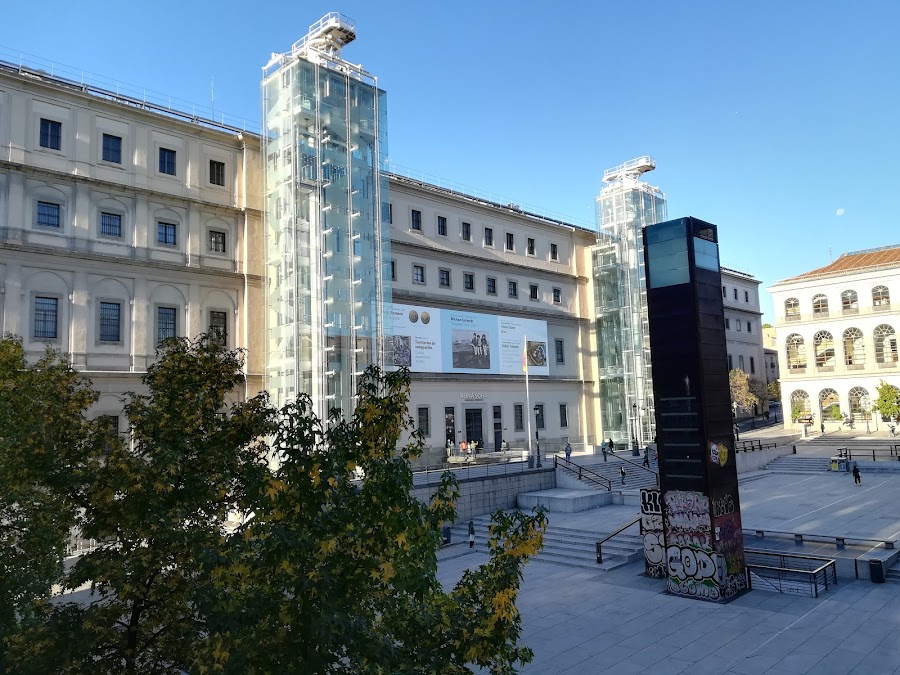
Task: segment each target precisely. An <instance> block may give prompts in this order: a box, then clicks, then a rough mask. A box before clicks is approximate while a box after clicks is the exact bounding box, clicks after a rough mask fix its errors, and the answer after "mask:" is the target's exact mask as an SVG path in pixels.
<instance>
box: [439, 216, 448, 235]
mask: <svg viewBox="0 0 900 675" xmlns="http://www.w3.org/2000/svg"><path fill="white" fill-rule="evenodd" d="M438 234H439V235H441V236H442V237H446V236H447V219H446V218H444V216H438Z"/></svg>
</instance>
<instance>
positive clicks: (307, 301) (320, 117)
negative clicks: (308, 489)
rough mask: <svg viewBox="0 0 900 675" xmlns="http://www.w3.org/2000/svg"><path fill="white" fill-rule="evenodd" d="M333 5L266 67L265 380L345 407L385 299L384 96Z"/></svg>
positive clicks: (321, 408)
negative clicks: (348, 48) (350, 54)
mask: <svg viewBox="0 0 900 675" xmlns="http://www.w3.org/2000/svg"><path fill="white" fill-rule="evenodd" d="M355 38H356V29H355V26H354V25H353V23H352V22H351V21H350V20H349V19H348V18H347V17H345V16H343V15H341V14H337V13H330V14H327V15H326V16H324V17H322V19H320V20H319V21H318V22H316V23H315V24H313V25H312V26H310V28H309V32H308V33H307V35H306V36H305V37H303V38H302V39H300V40H298V41H297V42H296V43H294V45H293V46H292V48H291V50H290V51H289V52H286V53H284V54H273V55H272V59H271V60H270V61H269V63H268V64H267V65H266V66H265V67H264V68H263V78H262V100H263V120H264V122H263V124H264V128H263V134H262V158H263V162H264V163H265V166H264V181H265V183H264V184H265V188H264V189H265V193H264V200H263V203H264V207H263V208H264V209H265V214H264V230H265V253H264V255H265V261H266V266H265V269H266V279H265V293H264V297H265V298H266V303H267V307H266V326H265V341H266V343H265V349H266V366H265V368H266V370H265V375H266V389H267V390H268V391H269V393H270V395H271V396H272V398H273V401H274V402H275V403H276V404H277V405H279V406H281V405H284V404H285V403H288V402H290V401H293V400H295V399H296V398H297V396H298V395H300V394H302V393H306V394H309V395H310V396H311V397H312V399H313V402H314V405H315V408H316V412H317V413H318V415H319V416H320V418H322V419H325V418H326V417H327V415H328V414H329V412H330V411H331V410H334V409H338V410H340V411H341V412H342V413H343V414H344V415H345V416H349V415H351V414H352V412H353V409H354V407H355V400H356V384H357V378H358V377H359V376H360V375H361V374H362V373H363V371H364V370H365V369H366V367H367V366H369V365H370V364H377V365H381V363H382V337H383V335H384V320H385V305H386V304H388V303H390V300H391V291H390V286H389V280H390V276H389V272H390V252H389V247H390V226H389V225H388V215H387V214H388V182H387V174H386V173H384V159H385V157H386V155H387V133H386V122H387V119H386V118H387V100H386V96H385V92H383V91H381V90H380V89H379V88H378V85H377V81H376V79H375V78H374V77H373V76H372V75H370V74H369V73H367V72H366V71H364V70H363V69H362V68H361V67H360V66H358V65H353V64H351V63H348V62H346V61H344V60H343V59H342V58H341V48H342V47H344V46H345V45H347V44H349V43H350V42H352V41H353V40H354V39H355Z"/></svg>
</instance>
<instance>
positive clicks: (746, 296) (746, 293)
mask: <svg viewBox="0 0 900 675" xmlns="http://www.w3.org/2000/svg"><path fill="white" fill-rule="evenodd" d="M744 302H750V293H749V292H747V291H744Z"/></svg>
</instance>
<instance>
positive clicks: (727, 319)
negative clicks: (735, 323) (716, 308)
mask: <svg viewBox="0 0 900 675" xmlns="http://www.w3.org/2000/svg"><path fill="white" fill-rule="evenodd" d="M725 330H731V319H729V318H728V317H725Z"/></svg>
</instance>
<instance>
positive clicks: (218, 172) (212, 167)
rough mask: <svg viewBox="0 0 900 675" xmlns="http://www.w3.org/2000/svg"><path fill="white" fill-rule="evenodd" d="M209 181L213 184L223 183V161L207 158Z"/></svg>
mask: <svg viewBox="0 0 900 675" xmlns="http://www.w3.org/2000/svg"><path fill="white" fill-rule="evenodd" d="M209 182H210V183H212V184H213V185H221V186H224V185H225V162H217V161H216V160H214V159H211V160H209Z"/></svg>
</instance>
